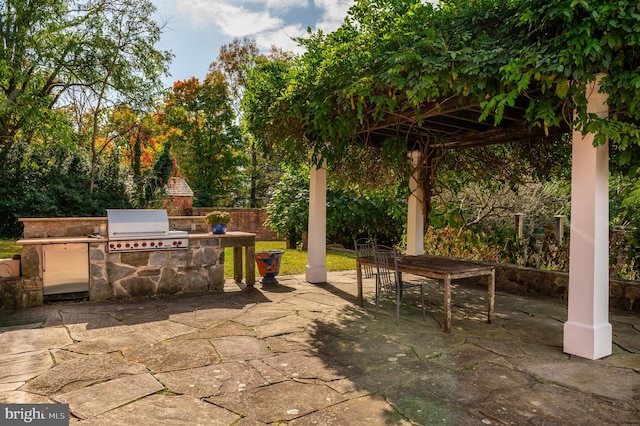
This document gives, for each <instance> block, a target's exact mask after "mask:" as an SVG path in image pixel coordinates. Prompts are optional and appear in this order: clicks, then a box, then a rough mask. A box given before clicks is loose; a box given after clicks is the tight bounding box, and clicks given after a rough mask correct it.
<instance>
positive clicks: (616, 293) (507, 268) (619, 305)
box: [466, 262, 640, 312]
mask: <svg viewBox="0 0 640 426" xmlns="http://www.w3.org/2000/svg"><path fill="white" fill-rule="evenodd" d="M481 263H486V264H490V265H492V266H494V267H495V268H496V289H497V290H503V291H507V292H509V293H513V294H518V295H527V294H531V295H535V296H542V297H550V298H553V299H559V300H568V295H569V273H568V272H559V271H544V270H541V269H534V268H526V267H523V266H518V265H511V264H498V263H491V262H481ZM481 279H482V278H467V279H466V280H467V281H468V282H474V283H478V284H479V283H480V282H481V281H480V280H481ZM482 282H483V283H484V281H482ZM609 307H610V308H613V309H619V310H623V311H632V312H640V283H638V282H637V281H627V280H620V279H615V278H610V279H609Z"/></svg>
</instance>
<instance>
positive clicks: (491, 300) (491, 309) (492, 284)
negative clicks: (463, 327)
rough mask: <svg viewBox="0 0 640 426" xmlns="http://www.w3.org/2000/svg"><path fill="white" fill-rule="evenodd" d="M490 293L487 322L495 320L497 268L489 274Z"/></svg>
mask: <svg viewBox="0 0 640 426" xmlns="http://www.w3.org/2000/svg"><path fill="white" fill-rule="evenodd" d="M487 291H488V293H489V306H488V308H487V322H488V323H489V324H491V323H492V322H493V316H494V315H495V313H494V303H495V298H496V270H495V269H492V270H491V275H489V289H488V290H487Z"/></svg>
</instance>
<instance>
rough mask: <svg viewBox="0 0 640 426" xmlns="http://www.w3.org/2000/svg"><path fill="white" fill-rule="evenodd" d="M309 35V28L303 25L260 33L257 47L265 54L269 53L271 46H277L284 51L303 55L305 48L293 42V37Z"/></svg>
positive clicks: (257, 38)
mask: <svg viewBox="0 0 640 426" xmlns="http://www.w3.org/2000/svg"><path fill="white" fill-rule="evenodd" d="M306 33H307V28H306V27H304V28H303V27H302V25H300V24H297V25H288V26H286V27H284V28H280V29H278V30H276V31H265V32H262V33H260V34H259V35H258V36H257V37H256V45H257V46H258V49H260V50H261V51H263V52H266V51H268V50H269V49H270V48H271V46H277V47H279V48H281V49H282V50H285V51H289V52H293V53H303V52H304V48H303V47H301V46H299V45H298V43H297V42H296V41H295V40H293V37H300V36H303V35H305V34H306Z"/></svg>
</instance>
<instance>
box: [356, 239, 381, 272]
mask: <svg viewBox="0 0 640 426" xmlns="http://www.w3.org/2000/svg"><path fill="white" fill-rule="evenodd" d="M353 245H354V247H355V249H356V258H358V257H373V249H374V248H375V246H376V240H375V238H369V237H364V238H357V239H354V240H353ZM362 272H363V274H364V278H372V277H373V276H374V271H373V266H371V265H364V266H363V267H362Z"/></svg>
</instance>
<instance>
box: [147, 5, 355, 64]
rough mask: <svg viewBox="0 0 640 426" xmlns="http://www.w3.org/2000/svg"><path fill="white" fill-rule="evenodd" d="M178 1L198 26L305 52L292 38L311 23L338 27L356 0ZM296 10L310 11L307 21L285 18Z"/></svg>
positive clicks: (263, 44) (266, 45)
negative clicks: (293, 20) (213, 27)
mask: <svg viewBox="0 0 640 426" xmlns="http://www.w3.org/2000/svg"><path fill="white" fill-rule="evenodd" d="M156 1H158V0H156ZM177 1H178V8H179V10H180V11H181V12H182V13H185V14H188V15H189V16H190V18H191V22H192V23H193V25H194V26H196V27H198V28H203V27H207V26H210V25H213V26H215V27H216V28H218V29H219V30H220V32H221V33H223V34H224V35H226V36H229V37H252V38H255V39H256V43H257V45H258V48H260V49H261V50H268V49H269V48H270V47H271V46H272V45H276V46H278V47H280V48H282V49H285V50H290V51H293V52H296V53H301V51H302V49H301V48H300V47H299V46H298V45H297V43H296V42H295V41H293V40H292V37H300V36H305V35H306V28H307V25H309V26H311V28H312V29H313V30H317V29H322V30H323V31H324V32H331V31H333V30H335V29H336V28H338V27H339V26H340V25H341V24H342V22H343V21H344V17H345V16H346V13H347V10H348V9H349V7H350V6H351V5H353V0H214V1H211V0H177ZM312 3H313V4H312ZM292 10H295V11H297V12H296V13H298V14H300V13H306V12H307V11H308V14H307V15H306V17H307V22H305V23H304V24H303V23H302V22H287V21H285V19H286V17H287V13H288V12H290V11H292ZM292 16H293V15H292Z"/></svg>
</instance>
